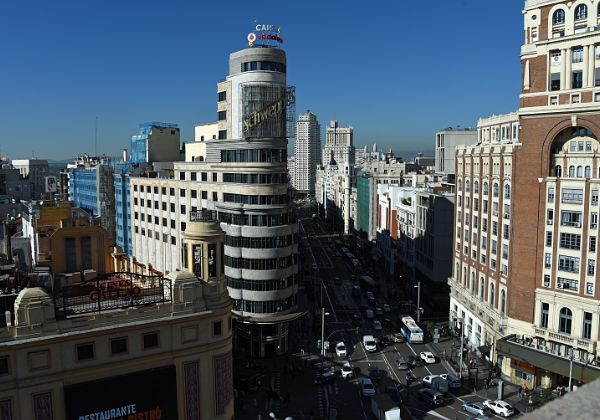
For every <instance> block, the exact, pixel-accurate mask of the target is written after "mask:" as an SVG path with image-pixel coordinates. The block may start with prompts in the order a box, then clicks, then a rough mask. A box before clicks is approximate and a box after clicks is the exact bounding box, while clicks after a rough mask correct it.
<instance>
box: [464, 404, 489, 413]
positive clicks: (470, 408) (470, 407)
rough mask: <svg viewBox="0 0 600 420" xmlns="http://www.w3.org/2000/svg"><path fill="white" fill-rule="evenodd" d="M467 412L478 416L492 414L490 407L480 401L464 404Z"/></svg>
mask: <svg viewBox="0 0 600 420" xmlns="http://www.w3.org/2000/svg"><path fill="white" fill-rule="evenodd" d="M462 409H463V411H464V412H465V413H469V414H474V415H476V416H487V415H488V414H490V409H489V408H487V407H486V406H484V405H483V404H481V403H478V402H469V403H465V404H463V405H462Z"/></svg>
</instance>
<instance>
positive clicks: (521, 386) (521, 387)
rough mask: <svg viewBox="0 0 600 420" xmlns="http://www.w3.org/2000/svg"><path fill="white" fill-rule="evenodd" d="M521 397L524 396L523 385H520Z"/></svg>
mask: <svg viewBox="0 0 600 420" xmlns="http://www.w3.org/2000/svg"><path fill="white" fill-rule="evenodd" d="M519 398H523V385H520V386H519Z"/></svg>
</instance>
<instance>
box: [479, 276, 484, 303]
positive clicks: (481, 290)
mask: <svg viewBox="0 0 600 420" xmlns="http://www.w3.org/2000/svg"><path fill="white" fill-rule="evenodd" d="M484 296H485V281H484V279H483V277H482V278H480V279H479V297H480V298H481V299H482V300H483V297H484Z"/></svg>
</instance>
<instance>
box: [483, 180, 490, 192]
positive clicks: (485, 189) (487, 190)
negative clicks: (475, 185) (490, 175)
mask: <svg viewBox="0 0 600 420" xmlns="http://www.w3.org/2000/svg"><path fill="white" fill-rule="evenodd" d="M489 193H490V191H489V188H488V183H487V182H484V183H483V195H488V194H489Z"/></svg>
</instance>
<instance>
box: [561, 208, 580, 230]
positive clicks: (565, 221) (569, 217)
mask: <svg viewBox="0 0 600 420" xmlns="http://www.w3.org/2000/svg"><path fill="white" fill-rule="evenodd" d="M560 225H561V226H569V227H577V228H579V227H581V212H578V211H562V212H561V213H560Z"/></svg>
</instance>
